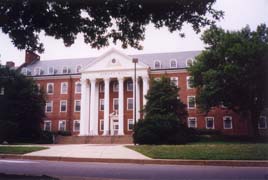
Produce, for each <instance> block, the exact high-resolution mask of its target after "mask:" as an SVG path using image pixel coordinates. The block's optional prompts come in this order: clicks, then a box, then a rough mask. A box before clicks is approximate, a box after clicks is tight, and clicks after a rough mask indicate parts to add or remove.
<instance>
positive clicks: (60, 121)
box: [58, 120, 66, 131]
mask: <svg viewBox="0 0 268 180" xmlns="http://www.w3.org/2000/svg"><path fill="white" fill-rule="evenodd" d="M62 122H64V130H63V131H66V120H59V123H58V131H62V130H60V124H61V123H62Z"/></svg>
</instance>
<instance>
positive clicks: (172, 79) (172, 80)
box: [170, 77, 179, 87]
mask: <svg viewBox="0 0 268 180" xmlns="http://www.w3.org/2000/svg"><path fill="white" fill-rule="evenodd" d="M170 82H171V83H172V84H174V85H175V86H177V87H178V86H179V78H178V77H171V78H170Z"/></svg>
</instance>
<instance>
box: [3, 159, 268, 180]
mask: <svg viewBox="0 0 268 180" xmlns="http://www.w3.org/2000/svg"><path fill="white" fill-rule="evenodd" d="M0 173H6V174H27V175H49V176H52V177H60V179H70V180H71V179H72V180H76V179H79V180H80V179H94V180H97V179H98V180H101V179H102V180H103V179H105V180H108V179H109V180H111V179H121V180H122V179H133V180H138V179H139V180H140V179H144V180H145V179H146V180H147V179H148V180H150V179H151V180H160V179H161V180H164V179H167V180H178V179H206V180H209V179H211V180H212V179H213V180H215V179H228V180H233V179H235V180H236V179H254V180H258V179H264V180H268V168H265V167H224V166H181V165H180V166H178V165H175V166H173V165H140V164H113V163H111V164H108V163H79V162H58V161H57V162H56V161H54V162H53V161H32V160H31V161H27V160H7V159H5V160H0Z"/></svg>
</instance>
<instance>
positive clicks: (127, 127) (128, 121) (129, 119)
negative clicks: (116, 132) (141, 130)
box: [127, 119, 134, 131]
mask: <svg viewBox="0 0 268 180" xmlns="http://www.w3.org/2000/svg"><path fill="white" fill-rule="evenodd" d="M129 121H132V122H133V123H132V124H133V128H134V120H133V119H127V130H128V131H133V129H129Z"/></svg>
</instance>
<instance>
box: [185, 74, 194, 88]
mask: <svg viewBox="0 0 268 180" xmlns="http://www.w3.org/2000/svg"><path fill="white" fill-rule="evenodd" d="M186 83H187V89H192V88H193V84H192V81H191V76H187V77H186Z"/></svg>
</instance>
